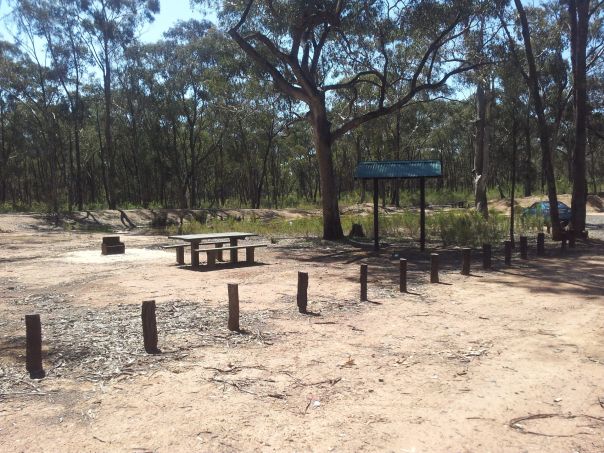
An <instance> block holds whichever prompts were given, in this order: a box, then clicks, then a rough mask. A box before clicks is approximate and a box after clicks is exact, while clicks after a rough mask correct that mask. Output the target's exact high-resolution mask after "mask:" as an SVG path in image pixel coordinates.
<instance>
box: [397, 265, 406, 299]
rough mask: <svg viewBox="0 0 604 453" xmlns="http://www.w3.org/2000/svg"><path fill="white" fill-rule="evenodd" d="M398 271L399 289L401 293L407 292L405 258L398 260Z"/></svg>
mask: <svg viewBox="0 0 604 453" xmlns="http://www.w3.org/2000/svg"><path fill="white" fill-rule="evenodd" d="M399 273H400V283H399V287H400V288H399V289H400V291H401V293H406V292H407V260H406V259H405V258H401V259H400V260H399Z"/></svg>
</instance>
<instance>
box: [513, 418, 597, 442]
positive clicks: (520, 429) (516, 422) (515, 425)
mask: <svg viewBox="0 0 604 453" xmlns="http://www.w3.org/2000/svg"><path fill="white" fill-rule="evenodd" d="M554 417H558V418H563V419H566V420H572V419H575V418H587V419H590V420H596V421H599V422H602V423H604V417H595V416H593V415H585V414H579V415H572V414H568V415H564V414H533V415H527V416H524V417H518V418H513V419H512V420H510V421H509V423H508V426H509V427H510V428H512V429H514V430H516V431H518V432H520V433H522V434H533V435H535V436H543V437H574V436H577V435H579V434H591V433H585V432H578V433H575V434H545V433H539V432H536V431H528V430H526V429H524V426H522V425H520V424H519V423H520V422H524V421H528V420H538V419H543V418H554Z"/></svg>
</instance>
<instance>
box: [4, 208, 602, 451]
mask: <svg viewBox="0 0 604 453" xmlns="http://www.w3.org/2000/svg"><path fill="white" fill-rule="evenodd" d="M0 231H2V232H0V451H2V452H21V451H23V452H37V451H47V452H57V451H61V452H82V451H102V452H105V451H122V452H123V451H127V452H128V451H129V452H143V451H153V452H174V451H203V452H216V451H219V452H220V451H224V452H230V451H267V452H270V451H355V452H356V451H368V452H369V451H392V452H508V451H509V452H525V451H526V452H543V451H551V452H602V451H604V379H603V378H604V245H603V244H602V243H601V242H598V241H591V242H590V243H587V244H586V243H579V244H578V245H577V247H576V248H574V249H568V250H566V251H565V252H564V253H562V252H561V251H560V250H558V249H557V248H554V247H555V246H554V244H548V246H549V249H548V254H547V257H545V258H539V259H538V258H537V257H535V256H534V254H531V255H530V256H529V258H530V259H529V260H528V261H525V262H521V261H520V259H519V258H518V257H515V258H514V263H513V266H512V267H508V268H506V267H504V266H503V263H502V261H501V255H500V251H499V250H497V251H496V255H495V260H494V269H493V270H492V271H483V270H482V269H480V267H479V263H480V256H479V254H478V253H477V254H475V257H474V262H473V270H472V275H471V276H468V277H465V276H462V275H460V273H459V252H458V251H455V250H451V251H442V254H441V258H442V261H443V267H444V270H443V271H442V272H441V284H429V283H428V275H427V268H428V254H427V253H426V254H421V253H419V252H418V251H414V250H403V251H402V255H403V256H405V257H407V258H408V260H409V270H410V272H409V293H407V294H401V293H399V292H398V269H397V265H398V263H397V261H396V260H394V259H392V255H393V250H391V249H390V250H385V251H383V252H382V254H380V255H373V254H371V253H369V252H367V251H363V250H359V249H358V248H354V247H352V246H347V245H342V244H333V243H324V242H320V241H314V242H311V241H301V240H294V239H292V240H283V241H279V242H278V243H277V244H274V245H271V246H270V247H269V248H267V249H259V250H258V251H257V260H258V261H259V262H260V264H258V265H255V266H249V267H240V268H224V269H220V270H216V271H212V272H204V271H192V270H190V269H188V268H187V267H183V268H181V267H178V266H176V265H175V264H174V252H173V251H163V250H161V249H160V248H159V245H160V244H166V243H168V242H169V241H168V240H166V239H165V238H163V237H158V236H152V235H148V234H146V235H137V234H133V233H130V234H122V239H123V240H124V242H125V243H126V254H125V255H121V256H102V255H101V254H100V242H101V237H102V236H103V234H102V233H78V232H65V231H62V230H59V229H55V228H52V227H50V226H48V225H47V224H46V223H45V221H44V219H42V218H40V217H36V216H31V215H2V216H0ZM187 262H188V260H187ZM361 263H367V264H368V265H369V302H363V303H361V302H359V300H358V299H359V297H358V296H359V285H358V273H359V264H361ZM298 271H306V272H308V273H309V278H310V285H309V300H310V305H309V309H310V310H311V311H312V312H313V313H312V314H310V315H301V314H299V313H297V310H296V306H295V304H296V302H295V293H296V282H297V272H298ZM227 283H238V284H239V293H240V298H241V312H242V315H241V327H242V329H243V331H242V332H241V333H233V332H229V331H228V330H227V329H226V316H227V312H226V301H227ZM148 299H155V300H156V301H157V316H158V328H159V347H160V349H161V350H162V353H161V354H158V355H147V354H145V352H144V350H143V347H142V338H141V337H142V334H141V326H140V304H141V302H142V301H143V300H148ZM30 313H39V314H40V315H41V318H42V323H43V335H44V348H45V349H44V366H45V370H46V373H47V377H46V378H45V379H43V380H30V379H29V377H28V375H27V374H26V372H25V367H24V360H25V359H24V351H25V338H24V331H25V329H24V322H23V317H24V315H25V314H30Z"/></svg>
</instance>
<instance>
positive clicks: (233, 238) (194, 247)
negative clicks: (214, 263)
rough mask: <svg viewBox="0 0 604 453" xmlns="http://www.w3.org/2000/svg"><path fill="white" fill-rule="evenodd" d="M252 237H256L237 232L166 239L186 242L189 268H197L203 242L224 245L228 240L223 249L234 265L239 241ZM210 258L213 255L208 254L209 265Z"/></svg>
mask: <svg viewBox="0 0 604 453" xmlns="http://www.w3.org/2000/svg"><path fill="white" fill-rule="evenodd" d="M253 236H258V235H257V234H255V233H241V232H238V231H230V232H225V233H204V234H180V235H176V236H168V239H175V240H178V241H184V242H188V243H189V245H190V246H191V266H192V267H199V246H200V245H204V244H203V243H204V242H206V243H209V244H214V243H215V242H212V241H218V240H221V239H223V240H225V243H226V240H227V239H228V241H229V247H225V249H226V250H229V251H230V254H231V262H232V263H236V262H237V261H238V258H237V250H238V248H240V247H239V246H238V242H239V239H246V238H249V237H253ZM219 244H220V245H222V244H221V243H220V242H219V243H217V244H216V245H217V246H218V245H219ZM218 250H219V248H218ZM217 253H218V252H217ZM220 253H222V252H220ZM211 257H212V258H214V255H211V256H210V254H209V253H208V263H210V258H211Z"/></svg>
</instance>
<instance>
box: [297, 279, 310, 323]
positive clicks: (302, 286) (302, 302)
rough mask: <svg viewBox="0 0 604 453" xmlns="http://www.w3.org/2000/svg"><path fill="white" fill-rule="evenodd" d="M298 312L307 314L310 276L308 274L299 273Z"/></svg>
mask: <svg viewBox="0 0 604 453" xmlns="http://www.w3.org/2000/svg"><path fill="white" fill-rule="evenodd" d="M297 303H298V311H299V312H300V313H306V306H307V304H308V274H307V273H306V272H298V296H297Z"/></svg>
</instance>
